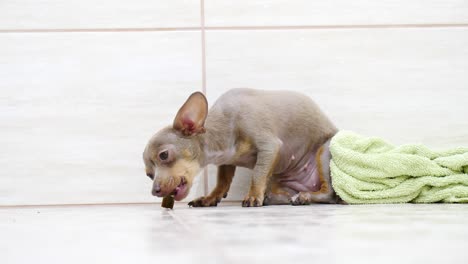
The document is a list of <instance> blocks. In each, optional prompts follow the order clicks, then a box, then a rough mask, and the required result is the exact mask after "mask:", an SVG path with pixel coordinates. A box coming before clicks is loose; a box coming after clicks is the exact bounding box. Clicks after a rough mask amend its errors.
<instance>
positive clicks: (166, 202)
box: [161, 195, 174, 209]
mask: <svg viewBox="0 0 468 264" xmlns="http://www.w3.org/2000/svg"><path fill="white" fill-rule="evenodd" d="M161 207H164V208H170V209H172V208H174V196H172V195H168V196H166V197H164V198H163V200H162V204H161Z"/></svg>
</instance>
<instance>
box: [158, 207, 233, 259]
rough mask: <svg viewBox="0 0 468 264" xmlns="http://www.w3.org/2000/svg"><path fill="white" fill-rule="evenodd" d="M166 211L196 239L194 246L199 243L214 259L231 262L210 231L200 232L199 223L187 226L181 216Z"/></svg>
mask: <svg viewBox="0 0 468 264" xmlns="http://www.w3.org/2000/svg"><path fill="white" fill-rule="evenodd" d="M166 212H167V213H168V214H169V215H170V216H171V217H172V219H173V220H174V221H175V222H177V224H179V225H180V226H182V227H183V228H184V229H185V230H186V231H187V233H188V234H189V235H190V236H192V237H193V238H194V239H196V241H198V243H197V245H195V246H200V245H201V248H200V249H201V250H206V249H209V253H210V254H211V256H210V257H214V258H215V259H216V260H221V259H222V263H233V261H231V260H230V259H229V258H228V257H227V252H226V250H225V249H224V247H223V246H222V245H221V244H220V243H218V241H217V239H216V236H213V235H210V233H207V232H200V225H197V226H195V227H193V226H189V225H188V224H186V223H185V222H186V221H184V219H183V218H182V217H179V216H178V215H177V214H176V213H175V212H174V211H172V210H167V211H166ZM200 224H202V223H200Z"/></svg>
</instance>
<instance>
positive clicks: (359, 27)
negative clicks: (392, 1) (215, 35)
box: [206, 23, 468, 30]
mask: <svg viewBox="0 0 468 264" xmlns="http://www.w3.org/2000/svg"><path fill="white" fill-rule="evenodd" d="M437 27H468V23H461V24H375V25H292V26H214V27H210V26H208V27H206V30H298V29H366V28H369V29H372V28H383V29H384V28H437Z"/></svg>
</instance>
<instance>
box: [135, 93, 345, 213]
mask: <svg viewBox="0 0 468 264" xmlns="http://www.w3.org/2000/svg"><path fill="white" fill-rule="evenodd" d="M336 133H337V128H336V127H335V126H334V125H333V124H332V122H331V121H330V120H329V119H328V118H327V117H326V116H325V114H324V113H323V112H322V111H321V110H320V109H319V107H318V106H317V105H316V104H315V103H314V102H313V101H312V100H311V99H310V98H309V97H307V96H305V95H303V94H300V93H297V92H292V91H264V90H255V89H247V88H237V89H231V90H229V91H227V92H226V93H224V94H223V95H221V96H220V97H219V99H218V100H217V101H216V102H215V103H214V105H213V106H212V107H211V109H210V110H209V111H208V102H207V100H206V97H205V96H204V95H203V94H202V93H201V92H195V93H193V94H192V95H190V96H189V98H188V99H187V101H186V102H185V103H184V104H183V105H182V107H181V108H180V109H179V111H178V112H177V115H176V116H175V118H174V122H173V124H172V126H168V127H166V128H163V129H162V130H160V131H159V132H157V133H156V134H155V135H153V136H152V137H151V139H150V140H149V142H148V144H147V145H146V147H145V150H144V152H143V161H144V164H145V170H146V175H147V176H148V177H150V178H151V180H153V186H152V191H151V192H152V194H153V195H154V196H157V197H164V196H167V195H173V196H174V199H175V200H177V201H180V200H182V199H184V198H185V197H187V195H188V193H189V191H190V188H191V186H192V183H193V179H194V177H195V176H196V175H197V174H198V173H199V172H200V171H201V169H202V168H203V167H205V166H206V165H208V164H215V165H216V166H218V171H217V184H216V187H215V188H214V189H213V191H212V192H211V193H210V194H209V195H208V196H204V197H200V198H198V199H195V200H193V201H191V202H189V206H193V207H205V206H216V205H217V204H218V203H219V202H220V201H221V199H222V198H226V196H227V194H228V191H229V187H230V185H231V182H232V179H233V177H234V173H235V170H236V167H238V166H239V167H245V168H249V169H251V170H252V180H251V185H250V189H249V192H248V194H247V195H246V196H245V198H244V200H243V201H242V206H244V207H258V206H264V205H273V204H274V205H277V204H292V205H306V204H311V203H337V202H338V199H339V197H337V195H336V194H335V192H334V191H333V188H332V185H331V177H330V169H329V161H330V158H331V156H330V152H329V150H328V146H329V143H330V139H331V138H332V137H333V136H334V135H335V134H336Z"/></svg>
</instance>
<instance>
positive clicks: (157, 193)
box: [151, 184, 161, 196]
mask: <svg viewBox="0 0 468 264" xmlns="http://www.w3.org/2000/svg"><path fill="white" fill-rule="evenodd" d="M151 194H152V195H153V196H160V195H161V187H159V184H155V185H154V187H153V190H152V191H151Z"/></svg>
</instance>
